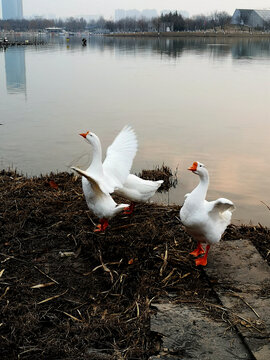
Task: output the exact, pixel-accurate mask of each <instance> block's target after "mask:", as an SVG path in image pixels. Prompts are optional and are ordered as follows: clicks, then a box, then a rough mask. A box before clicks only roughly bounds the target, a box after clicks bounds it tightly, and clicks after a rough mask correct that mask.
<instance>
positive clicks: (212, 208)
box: [208, 198, 235, 215]
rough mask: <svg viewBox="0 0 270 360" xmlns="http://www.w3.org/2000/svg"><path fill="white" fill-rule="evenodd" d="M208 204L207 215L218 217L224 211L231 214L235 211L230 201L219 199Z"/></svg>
mask: <svg viewBox="0 0 270 360" xmlns="http://www.w3.org/2000/svg"><path fill="white" fill-rule="evenodd" d="M208 204H209V211H208V213H209V215H218V214H222V213H224V212H225V211H227V210H229V211H230V212H233V211H234V210H235V206H234V204H233V202H232V201H231V200H228V199H225V198H219V199H217V200H215V201H211V202H209V203H208Z"/></svg>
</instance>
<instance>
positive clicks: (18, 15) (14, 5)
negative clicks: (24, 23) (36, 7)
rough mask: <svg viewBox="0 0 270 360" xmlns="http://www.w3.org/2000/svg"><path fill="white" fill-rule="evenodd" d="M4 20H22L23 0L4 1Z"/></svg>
mask: <svg viewBox="0 0 270 360" xmlns="http://www.w3.org/2000/svg"><path fill="white" fill-rule="evenodd" d="M2 18H3V20H9V19H15V20H22V18H23V4H22V0H2Z"/></svg>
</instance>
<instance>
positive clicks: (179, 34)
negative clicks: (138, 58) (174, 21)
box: [104, 31, 270, 38]
mask: <svg viewBox="0 0 270 360" xmlns="http://www.w3.org/2000/svg"><path fill="white" fill-rule="evenodd" d="M104 36H107V37H166V38H170V37H174V38H175V37H177V38H188V37H200V38H209V37H211V38H224V37H226V38H231V37H233V38H236V37H238V38H239V37H245V38H257V37H263V38H270V32H268V33H265V32H259V31H256V32H247V31H243V32H226V31H224V32H223V31H222V32H221V31H218V32H212V31H211V32H210V31H205V32H204V31H196V32H194V31H181V32H159V33H158V32H136V33H134V32H133V33H114V34H104Z"/></svg>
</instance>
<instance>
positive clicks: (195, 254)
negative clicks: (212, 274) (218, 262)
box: [189, 243, 205, 257]
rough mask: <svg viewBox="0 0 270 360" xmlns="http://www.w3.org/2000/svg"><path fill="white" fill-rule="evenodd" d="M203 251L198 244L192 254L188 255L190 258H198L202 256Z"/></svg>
mask: <svg viewBox="0 0 270 360" xmlns="http://www.w3.org/2000/svg"><path fill="white" fill-rule="evenodd" d="M204 253H205V251H204V248H203V247H202V245H201V243H198V246H197V248H196V249H195V250H193V251H192V252H190V253H189V254H190V255H192V256H195V257H197V256H199V255H202V254H204Z"/></svg>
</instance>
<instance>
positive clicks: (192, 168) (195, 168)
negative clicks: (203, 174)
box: [188, 161, 198, 171]
mask: <svg viewBox="0 0 270 360" xmlns="http://www.w3.org/2000/svg"><path fill="white" fill-rule="evenodd" d="M197 166H198V163H197V161H194V163H193V164H192V166H191V167H189V168H188V170H190V171H196V170H197Z"/></svg>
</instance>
